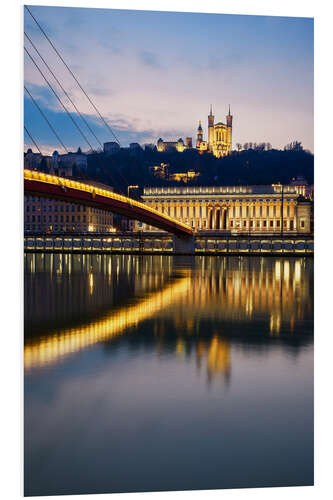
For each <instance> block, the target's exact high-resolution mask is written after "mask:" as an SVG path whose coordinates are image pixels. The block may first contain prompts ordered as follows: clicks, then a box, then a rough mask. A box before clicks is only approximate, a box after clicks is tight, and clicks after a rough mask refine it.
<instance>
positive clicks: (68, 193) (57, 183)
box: [24, 169, 193, 236]
mask: <svg viewBox="0 0 333 500" xmlns="http://www.w3.org/2000/svg"><path fill="white" fill-rule="evenodd" d="M24 192H25V193H32V194H36V195H39V196H45V197H48V198H57V199H60V200H64V201H67V202H72V203H80V204H82V205H89V206H93V207H96V208H100V209H102V210H109V211H110V212H113V213H116V214H119V215H123V216H125V217H128V218H129V219H135V220H138V221H141V222H145V223H146V224H149V225H151V226H154V227H157V228H159V229H162V230H164V231H168V232H170V233H173V234H176V235H178V236H188V235H192V234H193V230H192V228H191V227H189V226H187V225H186V224H183V223H182V222H179V221H178V220H176V219H173V218H172V217H170V216H168V215H166V214H163V213H161V212H159V211H158V210H155V209H153V208H151V207H149V206H147V205H145V204H144V203H141V202H139V201H137V200H133V199H131V198H128V197H126V196H123V195H120V194H118V193H113V192H112V191H108V190H107V189H103V188H100V187H96V186H93V185H91V184H86V183H84V182H80V181H74V180H72V179H65V178H63V177H57V176H55V175H49V174H45V173H43V172H38V171H35V170H28V169H25V170H24Z"/></svg>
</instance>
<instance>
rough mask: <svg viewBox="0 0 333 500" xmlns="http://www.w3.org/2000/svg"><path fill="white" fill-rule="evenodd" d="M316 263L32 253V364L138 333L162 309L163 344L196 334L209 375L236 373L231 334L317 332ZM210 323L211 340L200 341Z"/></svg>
mask: <svg viewBox="0 0 333 500" xmlns="http://www.w3.org/2000/svg"><path fill="white" fill-rule="evenodd" d="M311 268H312V261H311V260H307V259H304V258H299V259H288V260H283V259H264V258H252V259H251V258H242V257H241V258H236V257H234V258H218V259H216V258H211V257H198V258H196V259H187V260H186V259H183V260H175V261H173V259H172V257H164V256H163V257H153V256H152V257H145V258H141V257H137V256H131V257H129V256H107V255H103V256H101V255H96V256H91V255H53V254H46V255H44V254H27V255H26V256H25V269H26V279H25V311H26V330H25V333H26V336H25V339H26V342H25V350H24V360H25V369H26V370H29V369H32V368H34V367H40V366H43V365H46V364H50V363H57V362H58V361H60V360H61V359H62V358H63V357H64V356H68V355H70V354H74V353H75V352H78V351H81V350H82V349H86V348H88V347H89V346H92V345H93V344H96V343H99V342H106V341H110V340H111V339H114V338H115V337H118V336H120V335H127V334H128V333H129V332H130V331H131V332H132V333H133V330H134V331H135V330H137V329H138V325H139V324H140V323H142V322H144V321H147V320H148V319H152V318H153V319H154V327H153V331H154V342H155V343H156V349H157V351H158V352H161V351H162V350H163V348H164V347H165V348H166V349H168V350H170V345H171V344H172V342H171V338H172V337H173V336H174V337H177V340H176V341H175V342H174V352H175V353H176V355H177V356H180V355H182V354H184V353H185V348H186V342H185V341H184V338H189V337H192V342H194V343H195V344H196V347H195V350H196V352H197V358H198V363H199V364H200V362H201V358H202V357H203V356H204V353H205V357H206V358H207V366H208V373H209V377H211V376H212V374H213V373H214V372H216V373H218V372H220V373H225V374H226V376H227V377H228V376H229V373H230V354H229V348H228V345H229V344H228V337H229V336H230V335H232V336H233V337H235V336H236V337H237V336H238V335H239V333H241V336H243V337H244V336H245V337H246V335H249V334H251V337H252V339H251V340H252V341H253V339H254V338H255V337H256V336H257V335H258V334H260V335H261V336H263V335H264V336H265V335H267V336H271V337H279V336H280V334H282V335H283V336H284V337H285V340H287V341H288V340H290V335H291V334H294V333H296V334H297V332H299V333H302V335H304V334H306V333H311V332H312V315H313V301H312V281H311V280H312V275H311V272H310V270H311ZM166 323H167V324H166ZM170 323H172V325H170ZM240 323H241V325H242V330H241V332H240V331H239V324H240ZM253 325H255V328H258V326H259V325H260V328H259V330H258V331H253V330H254V328H253ZM166 329H168V336H167V341H165V331H166ZM207 332H208V335H209V342H208V344H207V340H206V341H205V342H202V340H201V339H202V338H204V337H205V335H206V333H207ZM147 335H148V336H149V333H148V334H147ZM247 340H248V339H247Z"/></svg>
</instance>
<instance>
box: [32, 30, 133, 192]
mask: <svg viewBox="0 0 333 500" xmlns="http://www.w3.org/2000/svg"><path fill="white" fill-rule="evenodd" d="M24 35H25V36H26V38H27V39H28V40H29V42H30V44H31V45H32V47H33V48H34V49H35V51H36V52H37V54H38V55H39V57H40V59H41V60H42V61H43V63H44V64H45V66H46V67H47V69H48V70H49V72H50V73H51V75H52V76H53V78H54V79H55V81H56V82H57V83H58V85H59V86H60V88H61V90H62V91H63V92H64V94H65V95H66V97H67V98H68V100H69V101H70V102H71V104H72V105H73V107H74V109H75V111H76V112H77V113H78V115H79V116H80V118H81V119H82V120H83V122H84V123H85V124H86V126H87V128H88V129H89V131H90V132H91V134H92V135H93V136H94V137H95V139H96V141H97V142H98V143H99V145H100V146H101V148H103V144H102V143H101V141H100V140H99V138H98V137H97V136H96V134H95V133H94V131H93V130H92V128H91V127H90V125H89V123H88V122H87V120H86V119H85V118H84V116H83V115H82V113H81V112H80V111H79V109H78V108H77V106H76V105H75V103H74V102H73V100H72V99H71V97H70V96H69V95H68V92H67V91H66V89H64V87H63V85H62V84H61V83H60V81H59V79H58V78H57V77H56V75H55V74H54V72H53V71H52V69H51V68H50V66H49V65H48V64H47V62H46V61H45V59H44V58H43V56H42V55H41V53H40V52H39V50H38V49H37V47H36V45H35V44H34V43H33V41H32V40H31V38H30V37H29V35H28V34H27V33H26V32H24ZM103 166H104V165H103ZM114 166H115V167H116V169H117V171H118V173H119V175H120V177H121V178H122V180H123V181H124V183H125V185H126V184H127V183H128V181H127V179H125V178H124V176H123V174H122V173H121V171H120V169H119V168H118V167H117V166H116V165H114ZM111 178H112V180H113V182H114V177H113V176H112V175H111ZM116 184H118V183H116ZM118 188H119V184H118Z"/></svg>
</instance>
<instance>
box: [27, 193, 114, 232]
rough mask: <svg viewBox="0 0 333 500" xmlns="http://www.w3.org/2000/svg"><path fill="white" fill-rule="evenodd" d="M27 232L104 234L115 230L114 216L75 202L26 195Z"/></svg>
mask: <svg viewBox="0 0 333 500" xmlns="http://www.w3.org/2000/svg"><path fill="white" fill-rule="evenodd" d="M24 231H25V232H31V233H53V232H81V233H85V232H99V233H105V232H110V231H114V228H113V214H112V213H111V212H108V211H106V210H100V209H97V208H93V207H88V206H85V205H79V204H76V203H75V204H74V203H67V202H65V201H59V200H55V199H48V198H44V197H40V196H33V195H25V196H24Z"/></svg>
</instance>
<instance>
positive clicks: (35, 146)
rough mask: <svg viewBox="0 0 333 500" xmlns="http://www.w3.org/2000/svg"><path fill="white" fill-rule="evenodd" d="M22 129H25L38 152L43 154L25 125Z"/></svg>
mask: <svg viewBox="0 0 333 500" xmlns="http://www.w3.org/2000/svg"><path fill="white" fill-rule="evenodd" d="M24 130H25V131H26V133H27V134H28V136H29V137H30V139H31V140H32V142H33V143H34V145H35V147H36V148H37V150H38V151H39V153H40V154H41V155H42V156H43V153H42V152H41V150H40V149H39V147H38V145H37V142H36V141H35V139H34V138H33V137H32V135H31V134H30V132H29V130H28V129H27V127H26V126H25V125H24Z"/></svg>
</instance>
